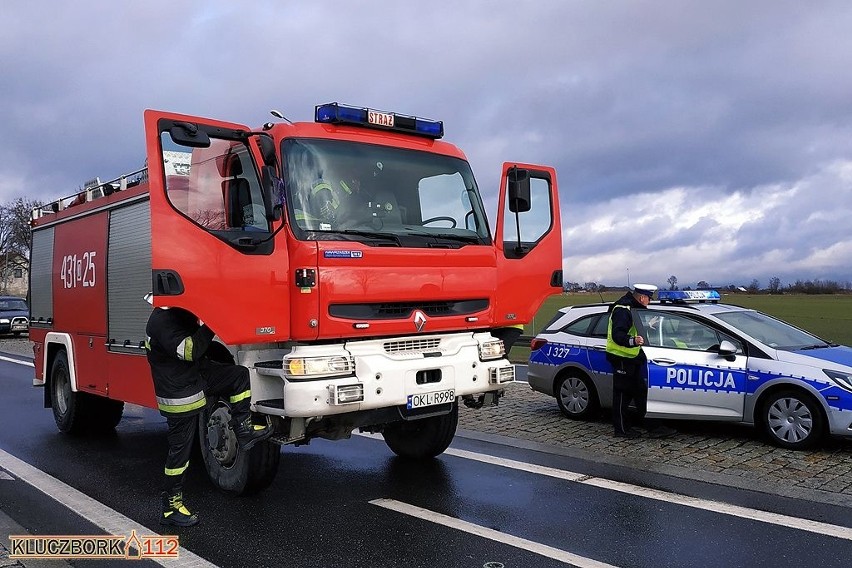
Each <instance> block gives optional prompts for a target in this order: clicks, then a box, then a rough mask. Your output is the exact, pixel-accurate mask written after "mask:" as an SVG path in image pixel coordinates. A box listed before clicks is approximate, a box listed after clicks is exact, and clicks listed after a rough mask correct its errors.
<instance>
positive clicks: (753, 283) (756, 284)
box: [746, 278, 760, 294]
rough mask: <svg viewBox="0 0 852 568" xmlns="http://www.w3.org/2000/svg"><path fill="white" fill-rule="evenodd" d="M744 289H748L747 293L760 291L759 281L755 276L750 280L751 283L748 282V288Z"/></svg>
mask: <svg viewBox="0 0 852 568" xmlns="http://www.w3.org/2000/svg"><path fill="white" fill-rule="evenodd" d="M746 289H747V290H748V291H749V293H751V294H756V293H757V292H760V282H758V281H757V278H755V279H754V280H752V281H751V284H749V285H748V288H746Z"/></svg>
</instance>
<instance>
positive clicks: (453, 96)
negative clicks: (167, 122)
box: [0, 0, 852, 279]
mask: <svg viewBox="0 0 852 568" xmlns="http://www.w3.org/2000/svg"><path fill="white" fill-rule="evenodd" d="M3 22H4V33H3V34H2V35H1V36H0V66H2V69H3V89H2V90H0V108H2V109H3V122H2V124H3V134H4V135H3V136H2V137H0V197H1V198H2V199H11V198H13V197H15V196H18V195H24V194H26V195H28V196H30V197H37V198H39V197H40V198H45V199H48V198H53V197H57V196H58V195H67V194H70V193H72V192H73V191H74V190H75V189H76V188H77V187H78V186H79V185H80V184H81V183H82V182H83V181H84V180H87V179H91V178H92V177H95V176H100V177H101V178H102V179H105V178H108V177H114V176H117V175H119V174H121V173H123V172H127V171H130V170H133V169H136V168H137V167H139V165H141V163H142V160H143V159H144V140H143V125H142V111H143V110H144V109H145V108H159V109H164V110H171V111H176V112H183V113H187V114H198V115H201V116H210V117H215V118H222V119H225V120H231V121H235V122H242V123H247V124H249V125H258V124H261V123H263V122H265V121H266V120H268V119H269V118H270V117H269V115H268V111H269V110H270V109H272V108H276V109H279V110H281V111H282V112H283V113H284V114H285V115H286V116H288V118H290V119H293V120H311V119H312V113H313V107H314V105H315V104H318V103H321V102H327V101H331V100H338V101H341V102H348V103H353V104H362V105H370V106H373V107H375V108H381V109H393V110H398V111H400V112H405V113H411V114H417V115H420V116H427V117H430V118H436V119H440V120H444V121H445V128H446V132H447V139H448V140H450V141H452V142H455V143H457V144H458V145H459V146H460V147H462V148H463V149H464V150H465V152H466V153H467V155H468V157H469V159H470V161H471V163H472V165H473V168H474V170H475V171H476V172H477V176H478V179H479V183H480V186H481V188H482V189H483V192H484V193H485V194H486V199H487V200H488V199H493V196H494V195H495V193H496V189H497V186H498V173H499V169H500V164H501V163H502V162H503V161H508V160H517V161H524V162H532V163H547V164H550V165H554V166H556V168H557V172H558V178H559V181H560V187H561V196H562V201H563V211H564V218H565V223H566V228H567V229H568V232H567V234H571V233H570V228H571V224H579V225H583V226H585V223H586V221H587V220H586V219H585V218H583V217H582V213H581V212H583V211H587V212H588V211H591V212H593V213H594V214H595V215H605V214H606V211H607V208H608V207H610V206H612V207H615V206H616V205H617V204H618V206H620V203H619V202H617V201H616V200H618V198H620V197H624V196H631V195H637V194H640V195H646V196H647V197H646V199H647V200H654V199H658V198H660V197H668V198H672V196H675V195H678V194H677V193H676V192H675V193H672V192H673V190H675V189H677V188H684V191H686V192H687V193H688V194H689V195H690V196H692V197H693V198H696V199H697V198H698V197H699V196H700V198H701V199H713V198H715V199H719V200H723V199H725V198H728V197H730V196H736V195H741V196H743V199H749V196H752V195H757V196H766V195H770V194H771V191H770V190H769V189H768V188H770V187H774V186H778V187H788V188H793V187H798V185H797V184H800V183H801V182H802V180H809V181H808V183H809V184H810V185H809V186H808V187H804V186H803V187H801V188H800V189H799V190H798V191H799V192H798V193H797V194H796V196H795V198H794V201H798V202H790V203H779V204H772V205H771V206H767V210H766V212H765V213H763V214H760V213H759V209H760V204H759V202H755V203H752V204H751V205H754V206H755V214H754V218H753V219H750V220H749V221H748V222H745V223H742V224H739V225H736V226H735V227H733V226H728V225H725V224H724V219H723V218H722V217H717V216H713V215H711V214H709V213H708V214H705V215H703V216H700V215H699V216H698V217H696V218H695V219H694V220H692V221H691V222H690V223H688V224H686V225H684V223H682V222H681V219H678V218H675V217H671V216H667V214H666V213H657V214H653V213H652V212H648V211H645V210H643V214H642V216H643V224H642V225H640V226H639V227H637V228H635V230H636V231H638V232H640V233H641V235H642V238H643V240H644V243H645V246H647V247H650V248H651V249H652V251H651V252H657V253H659V254H660V255H663V256H665V257H666V258H669V259H672V260H671V262H674V263H677V264H679V265H680V266H684V267H687V266H690V267H692V268H690V269H691V270H694V271H695V272H696V273H698V272H702V271H703V270H704V267H703V266H702V265H701V264H700V262H701V259H700V258H699V259H695V258H693V257H690V256H689V254H690V250H689V247H688V246H678V244H679V242H686V241H687V240H692V243H693V244H692V246H693V247H696V246H700V245H703V243H704V242H706V241H708V240H712V239H719V238H724V239H729V240H727V241H726V246H727V247H728V248H727V249H726V250H727V251H728V252H726V255H725V256H724V257H723V258H721V257H720V258H716V257H713V262H717V263H718V262H723V261H724V262H725V263H726V264H725V266H727V267H730V270H731V271H735V270H740V269H745V268H751V267H754V266H760V265H762V263H764V262H768V263H774V264H773V266H771V267H768V268H766V269H765V272H767V273H771V272H772V270H778V271H781V270H784V269H787V268H789V270H790V271H802V276H804V277H808V276H809V275H808V274H805V273H804V272H806V271H807V270H810V269H811V267H813V270H819V271H821V273H826V274H827V273H829V272H832V271H833V272H832V273H834V274H840V275H841V276H843V271H844V270H845V271H846V279H850V276H849V274H848V268H843V267H844V266H848V265H849V264H848V263H847V264H845V265H844V264H843V262H844V261H843V260H842V258H845V257H842V258H841V260H838V261H837V262H836V263H835V268H834V269H833V268H831V265H830V262H829V264H828V265H825V264H818V263H816V261H814V263H813V264H808V263H807V259H809V258H810V259H813V258H816V257H817V256H818V255H819V251H820V250H826V249H830V250H832V251H834V250H840V249H842V246H841V247H840V249H837V246H838V243H841V244H842V243H845V242H846V240H845V239H847V237H846V236H845V234H846V232H845V231H844V230H843V229H842V228H841V227H842V224H841V223H838V222H836V220H834V219H832V220H831V221H830V222H829V221H826V220H824V219H822V218H821V217H820V214H824V212H825V211H845V212H847V213H848V212H849V209H850V205H849V204H848V203H849V202H848V201H846V202H837V201H836V200H835V199H834V198H832V191H833V190H834V188H833V187H832V186H830V185H826V184H838V183H843V182H842V179H843V178H842V176H841V175H839V174H838V173H837V172H834V173H833V174H831V175H828V174H826V172H831V171H832V170H831V169H832V168H834V167H839V166H834V164H842V163H843V162H844V161H845V160H848V159H849V157H850V156H852V137H850V136H849V132H850V131H852V74H850V73H848V69H850V68H852V34H849V33H848V30H849V29H850V28H852V4H849V3H848V2H845V1H839V0H837V1H823V2H819V3H817V4H812V3H801V2H796V1H792V0H784V1H769V0H757V1H752V2H747V3H743V2H738V1H734V0H726V1H721V2H705V1H701V0H688V1H683V2H675V3H671V2H662V1H659V0H657V1H638V2H629V3H599V2H536V1H532V0H528V1H520V2H519V1H515V2H508V1H506V2H497V3H493V2H484V1H480V0H460V1H454V2H449V1H436V2H431V3H428V4H423V5H416V6H415V5H411V4H408V3H401V2H392V1H389V0H386V1H382V0H377V1H375V2H366V1H354V2H346V3H341V2H331V1H317V2H311V3H302V2H294V1H289V2H288V1H272V0H261V1H257V2H252V3H250V4H249V5H243V4H241V3H235V2H225V1H223V0H213V1H201V0H197V1H188V2H177V3H176V2H171V1H167V0H149V1H147V2H145V3H130V4H126V3H115V2H110V1H107V0H80V1H78V2H52V1H47V0H6V1H5V2H4V3H3ZM835 193H836V194H839V195H843V196H845V197H846V198H849V197H850V194H849V191H848V189H847V190H844V191H840V192H837V191H835ZM700 203H701V201H700V200H698V201H693V202H690V203H685V204H682V205H681V206H678V207H677V208H676V211H677V215H680V216H681V217H683V216H684V215H687V213H688V212H689V211H690V210H691V209H694V208H695V207H698V206H699V204H700ZM667 205H671V204H667ZM805 210H807V211H808V212H809V213H808V214H809V215H810V217H806V216H804V211H805ZM821 212H822V213H821ZM655 215H656V216H655ZM492 217H493V215H492ZM660 225H662V226H664V227H671V226H673V225H677V226H678V230H677V232H673V231H670V230H662V231H661V230H660V228H659V226H660ZM630 229H631V227H630V226H627V225H620V224H618V225H617V226H616V227H610V228H601V227H594V228H592V227H590V229H589V231H588V232H587V234H585V235H583V236H582V239H576V237H575V241H566V244H565V248H566V258H575V257H572V256H571V255H575V254H579V253H578V251H580V252H581V253H583V254H595V255H599V256H601V257H611V258H612V260H611V261H610V262H612V263H615V264H616V265H617V263H618V262H620V261H621V260H620V256H619V254H620V251H621V250H623V248H624V247H625V241H626V240H628V238H629V237H627V236H626V235H630V233H629V231H630ZM725 231H727V232H730V233H731V234H730V235H728V234H723V233H725ZM832 246H834V247H835V248H834V249H832V248H831V247H832ZM572 247H573V248H572ZM772 251H777V252H776V253H775V255H774V256H773V255H772V254H770V253H771V252H772ZM837 254H840V253H837ZM841 256H842V255H841ZM741 261H742V264H740V262H741ZM567 262H568V261H567V260H566V263H567ZM706 262H709V261H706ZM820 262H822V261H820ZM616 265H613V266H609V267H608V268H606V267H603V268H602V269H601V271H600V272H601V274H602V275H603V274H606V273H607V271H609V273H613V274H620V273H621V272H622V270H621V268H620V267H618V266H616ZM693 265H694V267H693ZM713 269H714V270H719V268H718V267H717V266H714V267H713ZM566 270H568V271H569V272H570V267H568V266H566ZM661 270H662V269H661ZM761 270H763V269H761ZM702 273H703V274H706V272H702ZM732 274H733V272H732ZM695 278H696V279H698V278H702V279H705V278H706V277H704V276H699V275H696V277H695Z"/></svg>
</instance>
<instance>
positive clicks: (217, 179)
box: [145, 110, 290, 344]
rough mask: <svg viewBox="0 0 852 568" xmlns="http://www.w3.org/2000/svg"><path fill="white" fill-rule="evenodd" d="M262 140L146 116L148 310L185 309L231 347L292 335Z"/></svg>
mask: <svg viewBox="0 0 852 568" xmlns="http://www.w3.org/2000/svg"><path fill="white" fill-rule="evenodd" d="M261 137H267V135H265V134H258V133H254V132H252V131H251V129H249V128H248V127H246V126H243V125H241V124H233V123H227V122H221V121H217V120H211V119H207V118H199V117H195V116H187V115H181V114H174V113H165V112H160V111H154V110H146V111H145V141H146V147H147V155H148V183H149V193H150V200H151V263H152V264H151V268H152V287H153V292H154V305H155V306H175V307H181V308H184V309H187V310H189V311H190V312H192V313H194V314H195V315H197V316H198V317H199V318H201V319H202V320H204V322H205V323H207V324H208V325H209V326H210V328H211V329H213V331H215V332H216V333H217V334H218V335H219V336H220V337H221V338H222V340H223V341H225V342H226V343H228V344H239V343H258V342H268V341H275V340H284V339H287V338H288V337H289V334H290V329H289V328H290V324H289V321H290V311H289V303H288V298H289V289H288V286H287V282H288V274H289V263H288V259H287V247H286V246H283V245H282V244H280V243H279V244H278V245H276V243H275V241H274V238H273V233H272V232H273V230H274V228H275V227H273V224H274V223H275V221H276V220H277V215H276V214H274V212H273V210H272V207H271V195H272V189H271V184H272V177H273V175H274V171H275V149H274V144H273V143H272V141H271V140H260V138H261ZM261 172H262V173H261ZM270 284H273V285H272V286H270Z"/></svg>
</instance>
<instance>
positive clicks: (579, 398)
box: [559, 377, 589, 414]
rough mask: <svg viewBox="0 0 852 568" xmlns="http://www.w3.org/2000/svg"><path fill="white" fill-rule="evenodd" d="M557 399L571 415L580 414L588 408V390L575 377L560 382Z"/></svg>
mask: <svg viewBox="0 0 852 568" xmlns="http://www.w3.org/2000/svg"><path fill="white" fill-rule="evenodd" d="M559 398H560V400H562V404H563V405H564V406H565V409H566V410H567V411H568V412H570V413H571V414H580V413H581V412H583V411H584V410H586V409H587V408H588V407H589V389H588V388H587V387H586V383H584V382H583V381H581V380H580V379H578V378H577V377H568V378H567V379H565V380H564V381H563V382H562V388H560V389H559Z"/></svg>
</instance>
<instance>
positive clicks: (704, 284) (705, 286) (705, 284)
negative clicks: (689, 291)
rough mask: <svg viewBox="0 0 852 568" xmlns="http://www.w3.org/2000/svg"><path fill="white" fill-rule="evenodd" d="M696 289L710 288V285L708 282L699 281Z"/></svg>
mask: <svg viewBox="0 0 852 568" xmlns="http://www.w3.org/2000/svg"><path fill="white" fill-rule="evenodd" d="M695 287H696V288H709V287H710V284H708V283H707V281H706V280H699V281H698V284H696V285H695Z"/></svg>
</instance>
